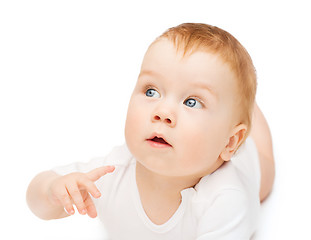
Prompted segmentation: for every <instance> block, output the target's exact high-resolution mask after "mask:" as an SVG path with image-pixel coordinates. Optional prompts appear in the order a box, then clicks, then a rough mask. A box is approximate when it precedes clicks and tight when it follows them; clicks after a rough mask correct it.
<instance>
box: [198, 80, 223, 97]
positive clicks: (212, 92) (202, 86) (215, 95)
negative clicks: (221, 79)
mask: <svg viewBox="0 0 311 240" xmlns="http://www.w3.org/2000/svg"><path fill="white" fill-rule="evenodd" d="M193 86H195V87H198V88H200V89H205V90H207V91H208V92H209V93H211V94H212V95H213V96H214V97H215V98H216V99H217V98H218V94H217V93H216V91H215V90H214V89H213V88H212V87H211V86H209V85H208V84H206V83H203V82H195V83H193Z"/></svg>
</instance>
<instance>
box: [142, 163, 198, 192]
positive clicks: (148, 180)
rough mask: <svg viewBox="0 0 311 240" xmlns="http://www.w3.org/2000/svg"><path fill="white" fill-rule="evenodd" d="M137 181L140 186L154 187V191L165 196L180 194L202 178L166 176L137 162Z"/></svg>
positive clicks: (144, 187)
mask: <svg viewBox="0 0 311 240" xmlns="http://www.w3.org/2000/svg"><path fill="white" fill-rule="evenodd" d="M136 181H137V185H138V187H139V188H143V189H146V188H147V189H152V191H153V192H156V193H157V194H161V195H162V194H163V195H164V196H172V195H175V196H177V195H178V196H180V192H181V191H182V190H184V189H186V188H190V187H193V186H194V185H196V184H197V183H198V182H199V181H200V178H199V177H193V176H191V177H171V176H164V175H160V174H157V173H154V172H152V171H150V170H149V169H147V168H145V167H144V166H143V165H142V164H140V163H139V162H136Z"/></svg>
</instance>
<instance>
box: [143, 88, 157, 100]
mask: <svg viewBox="0 0 311 240" xmlns="http://www.w3.org/2000/svg"><path fill="white" fill-rule="evenodd" d="M145 94H146V96H147V97H155V98H159V97H160V93H158V91H156V90H154V89H152V88H150V89H148V90H147V91H146V93H145Z"/></svg>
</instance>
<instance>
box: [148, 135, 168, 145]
mask: <svg viewBox="0 0 311 240" xmlns="http://www.w3.org/2000/svg"><path fill="white" fill-rule="evenodd" d="M146 141H147V142H148V143H149V144H150V146H151V147H154V148H169V147H172V145H171V144H170V143H169V142H168V141H167V140H166V139H165V137H164V136H163V135H162V134H159V133H153V134H152V135H151V137H150V138H148V139H146Z"/></svg>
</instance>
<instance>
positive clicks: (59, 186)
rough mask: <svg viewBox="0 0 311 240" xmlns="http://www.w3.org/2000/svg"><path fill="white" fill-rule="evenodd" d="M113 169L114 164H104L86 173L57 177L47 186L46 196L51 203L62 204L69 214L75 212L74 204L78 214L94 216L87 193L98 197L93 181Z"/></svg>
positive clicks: (92, 204)
mask: <svg viewBox="0 0 311 240" xmlns="http://www.w3.org/2000/svg"><path fill="white" fill-rule="evenodd" d="M114 169H115V168H114V166H105V167H100V168H96V169H94V170H92V171H90V172H88V173H79V172H75V173H70V174H68V175H65V176H61V177H58V178H56V179H55V180H54V181H52V182H51V184H50V186H49V188H48V198H49V200H50V202H52V203H53V204H55V205H58V206H63V207H64V209H65V210H66V212H67V213H68V214H69V215H73V214H74V213H75V211H74V208H73V204H75V205H76V207H77V209H78V211H79V213H80V214H83V215H85V214H86V213H87V214H88V215H89V216H90V217H91V218H95V217H96V216H97V212H96V209H95V205H94V203H93V201H92V199H91V196H90V195H89V194H91V195H92V196H93V197H94V198H99V197H100V196H101V194H100V192H99V190H98V189H97V187H96V186H95V184H94V182H95V181H97V180H98V179H99V178H101V177H102V176H104V175H106V174H107V173H111V172H113V171H114Z"/></svg>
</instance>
